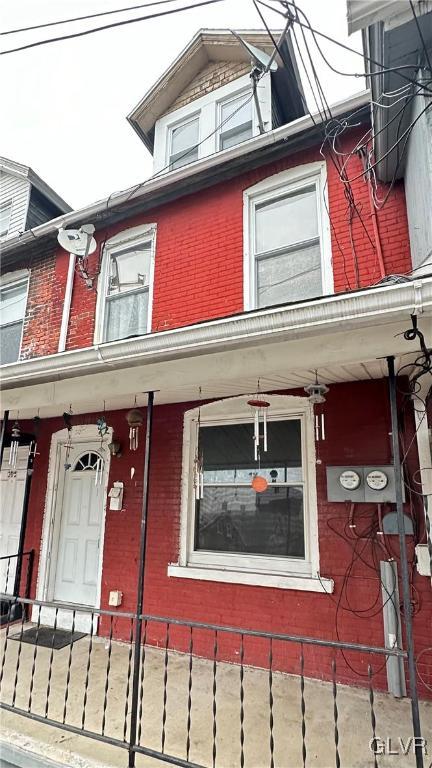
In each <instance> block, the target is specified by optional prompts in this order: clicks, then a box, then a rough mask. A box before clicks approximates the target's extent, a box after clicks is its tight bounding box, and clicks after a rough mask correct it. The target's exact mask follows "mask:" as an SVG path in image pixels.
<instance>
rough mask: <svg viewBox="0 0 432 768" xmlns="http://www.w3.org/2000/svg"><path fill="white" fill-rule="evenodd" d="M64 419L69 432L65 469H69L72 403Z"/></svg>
mask: <svg viewBox="0 0 432 768" xmlns="http://www.w3.org/2000/svg"><path fill="white" fill-rule="evenodd" d="M63 421H64V423H65V427H66V429H67V432H68V436H67V440H66V443H65V446H64V447H65V448H66V454H65V463H64V468H65V471H67V470H68V469H70V468H71V464H70V461H69V456H70V452H71V448H72V405H70V406H69V410H68V411H65V412H64V414H63Z"/></svg>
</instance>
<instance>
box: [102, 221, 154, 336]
mask: <svg viewBox="0 0 432 768" xmlns="http://www.w3.org/2000/svg"><path fill="white" fill-rule="evenodd" d="M154 240H155V230H154V228H148V231H147V232H146V233H145V234H143V235H141V236H140V237H134V236H133V235H128V233H127V232H125V233H122V234H121V235H120V236H117V237H116V238H114V241H113V242H111V243H110V244H108V245H107V247H106V249H105V254H104V265H103V270H102V281H103V283H104V285H105V290H104V295H103V297H102V298H103V306H102V307H100V308H99V315H102V318H101V322H102V328H103V333H102V334H101V336H102V341H115V340H116V339H125V338H128V337H129V336H141V335H143V334H145V333H148V331H149V330H150V320H151V318H150V309H151V308H150V303H151V289H152V280H153V262H154ZM100 301H101V299H100Z"/></svg>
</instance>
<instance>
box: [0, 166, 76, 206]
mask: <svg viewBox="0 0 432 768" xmlns="http://www.w3.org/2000/svg"><path fill="white" fill-rule="evenodd" d="M0 172H2V173H9V174H11V175H12V176H19V177H20V178H22V179H28V181H29V182H30V184H31V185H32V186H33V187H34V188H35V189H37V190H38V191H39V192H40V193H41V195H43V196H44V197H45V198H46V199H47V200H49V201H50V203H52V204H53V205H54V206H55V207H56V208H58V209H59V213H69V211H71V210H72V208H71V207H70V205H68V204H67V203H66V202H65V201H64V200H63V199H62V198H61V197H60V196H59V195H58V194H57V192H54V190H53V189H52V188H51V187H50V186H49V185H48V184H46V183H45V181H43V179H41V178H40V176H38V175H37V173H35V172H34V171H33V169H32V168H30V167H29V166H28V165H23V164H22V163H17V162H16V161H15V160H10V159H9V158H7V157H0Z"/></svg>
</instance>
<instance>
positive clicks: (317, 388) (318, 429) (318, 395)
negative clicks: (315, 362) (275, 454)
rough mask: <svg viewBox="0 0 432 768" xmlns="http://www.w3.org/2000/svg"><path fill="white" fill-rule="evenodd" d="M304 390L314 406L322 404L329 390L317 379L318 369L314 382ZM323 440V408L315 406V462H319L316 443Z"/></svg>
mask: <svg viewBox="0 0 432 768" xmlns="http://www.w3.org/2000/svg"><path fill="white" fill-rule="evenodd" d="M304 391H305V392H306V394H307V395H308V399H309V402H310V403H312V405H314V406H322V405H323V404H324V403H325V401H326V399H325V395H326V394H327V392H328V391H329V388H328V387H327V386H326V385H325V384H321V383H320V382H319V381H318V371H315V383H314V384H309V385H308V386H307V387H305V388H304ZM323 440H325V415H324V409H323V408H315V442H316V443H317V454H318V455H317V460H316V463H317V464H321V459H320V457H319V452H318V443H319V442H320V441H323Z"/></svg>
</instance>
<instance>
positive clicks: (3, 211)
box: [0, 157, 71, 364]
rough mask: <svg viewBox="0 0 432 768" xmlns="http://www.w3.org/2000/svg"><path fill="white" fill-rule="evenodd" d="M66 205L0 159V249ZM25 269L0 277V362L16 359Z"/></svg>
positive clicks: (26, 171)
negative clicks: (10, 239)
mask: <svg viewBox="0 0 432 768" xmlns="http://www.w3.org/2000/svg"><path fill="white" fill-rule="evenodd" d="M70 210H71V208H70V206H69V205H68V204H67V203H65V201H64V200H62V198H61V197H59V196H58V195H57V194H56V192H54V190H53V189H51V187H49V186H48V184H45V182H44V181H42V179H41V178H40V177H39V176H38V175H37V174H36V173H35V172H34V171H32V169H31V168H29V167H28V166H27V165H21V163H16V162H14V161H13V160H8V159H7V158H6V157H0V250H1V243H2V242H5V241H6V240H7V238H8V237H12V236H13V235H18V234H19V233H20V232H25V231H26V230H29V229H32V228H33V227H37V226H38V225H39V224H43V223H44V222H45V221H49V220H50V219H54V218H56V216H60V215H61V214H62V213H68V212H69V211H70ZM29 274H30V272H29V269H20V270H16V271H8V272H7V273H6V274H5V275H2V276H0V360H1V363H2V364H3V363H13V362H14V361H15V360H18V357H19V351H20V346H21V338H22V331H23V321H24V316H25V310H26V303H27V292H28V283H29Z"/></svg>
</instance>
